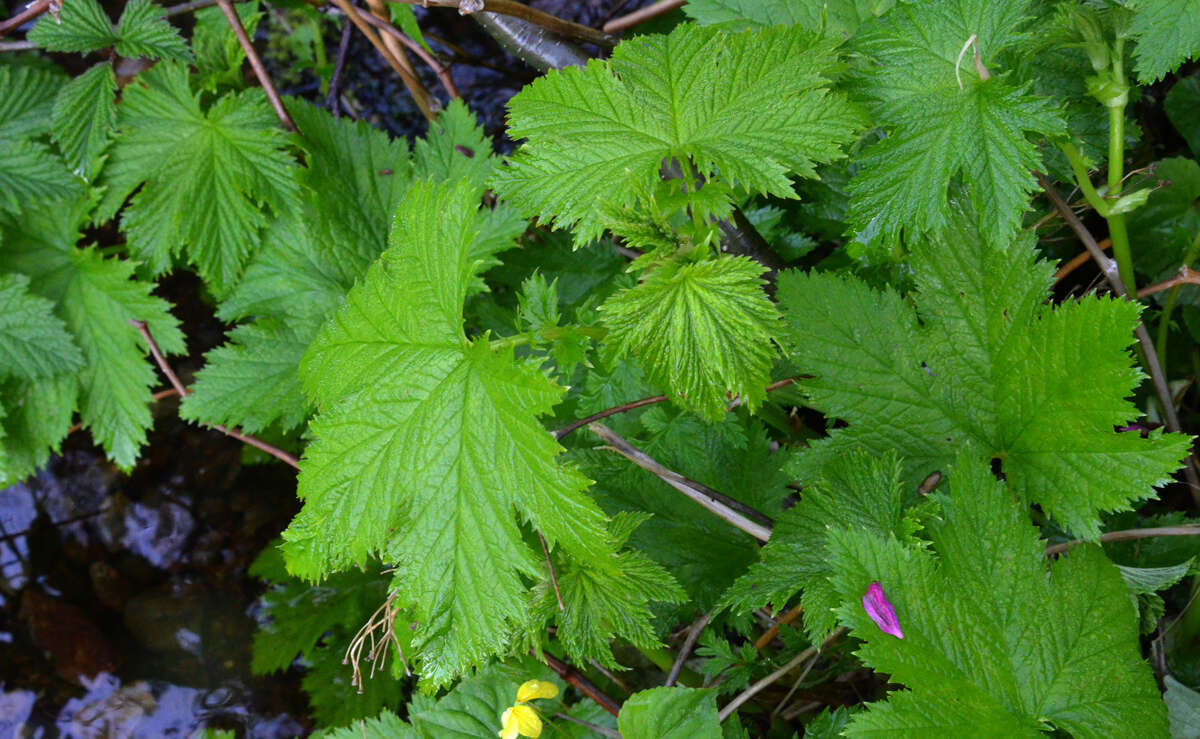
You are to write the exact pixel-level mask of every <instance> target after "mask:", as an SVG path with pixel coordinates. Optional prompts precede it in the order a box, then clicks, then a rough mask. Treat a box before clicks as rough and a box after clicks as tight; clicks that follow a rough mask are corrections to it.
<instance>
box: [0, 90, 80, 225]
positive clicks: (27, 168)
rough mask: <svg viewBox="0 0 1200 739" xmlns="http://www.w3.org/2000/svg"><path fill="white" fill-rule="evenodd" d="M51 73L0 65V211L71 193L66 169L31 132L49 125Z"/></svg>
mask: <svg viewBox="0 0 1200 739" xmlns="http://www.w3.org/2000/svg"><path fill="white" fill-rule="evenodd" d="M60 84H62V78H61V77H59V76H58V75H56V74H52V73H49V72H43V71H40V70H35V69H31V68H28V67H15V68H14V67H0V90H4V97H3V99H0V215H3V213H5V212H8V213H13V214H17V213H20V212H21V211H22V210H23V209H24V208H26V207H36V206H39V205H45V204H46V203H49V202H53V201H56V200H61V199H66V198H71V197H74V196H76V195H77V194H78V192H79V191H78V185H77V183H76V180H75V178H74V177H72V176H71V173H70V171H68V169H67V168H66V167H65V166H63V163H62V162H61V161H60V160H59V159H58V158H57V157H56V156H54V154H53V153H51V151H50V149H49V148H48V147H47V146H46V145H45V144H43V143H41V142H40V141H37V140H35V139H34V138H33V137H37V136H40V135H42V134H44V133H46V131H47V129H48V128H49V125H48V124H49V120H50V116H51V107H52V103H53V100H54V89H55V88H56V87H57V86H58V85H60Z"/></svg>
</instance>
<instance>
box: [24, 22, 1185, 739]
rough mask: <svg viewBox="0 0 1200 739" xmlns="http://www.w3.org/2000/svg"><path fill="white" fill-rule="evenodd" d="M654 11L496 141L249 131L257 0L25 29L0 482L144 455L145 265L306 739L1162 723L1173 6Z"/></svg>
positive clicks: (516, 114) (1171, 555) (1174, 455)
mask: <svg viewBox="0 0 1200 739" xmlns="http://www.w3.org/2000/svg"><path fill="white" fill-rule="evenodd" d="M339 7H341V4H339ZM346 7H350V6H348V5H347V6H346ZM463 10H464V11H466V10H470V8H466V7H464V8H463ZM294 12H295V13H297V14H298V15H299V16H300V17H301V18H303V19H305V20H304V21H303V23H305V24H308V25H304V26H302V27H305V28H308V27H309V26H311V27H312V28H315V29H317V31H316V32H315V34H316V37H317V40H316V41H313V33H311V32H310V33H309V36H307V37H306V38H308V39H309V41H308V44H309V45H308V46H305V44H304V43H303V42H302V41H299V40H296V39H292V40H290V41H284V42H282V43H281V42H280V39H274V40H273V41H272V43H273V44H277V45H279V44H281V45H282V48H283V51H282V52H280V51H278V50H277V53H283V54H292V55H294V56H295V57H296V58H299V59H301V60H305V59H306V60H307V63H308V64H309V65H310V66H311V67H312V69H313V70H314V71H315V72H317V73H318V74H321V75H328V74H330V70H329V64H328V63H327V60H326V59H325V56H324V51H323V49H322V51H321V52H320V53H319V54H317V53H313V52H312V51H311V50H312V48H313V47H312V46H311V44H312V43H316V44H317V46H318V47H319V46H320V41H319V29H320V27H321V24H322V23H324V22H326V21H327V19H326V18H325V16H324V15H322V14H321V13H320V12H319V11H318V9H315V8H313V7H309V6H305V5H303V4H301V5H299V6H298V7H297V8H296V9H295V10H294ZM684 12H685V13H686V17H684V16H679V17H677V18H675V17H668V18H667V19H664V20H662V21H660V22H659V23H658V25H657V27H656V28H655V31H656V32H655V33H645V34H642V35H631V36H630V37H628V38H627V39H626V40H623V41H622V42H621V43H619V44H618V45H616V47H615V48H614V49H612V51H611V54H605V55H604V58H596V59H593V60H592V61H590V62H589V63H587V64H586V66H567V67H564V68H561V69H555V70H551V71H549V72H547V73H546V74H544V75H543V76H541V77H539V78H537V79H536V80H535V81H534V82H532V83H531V84H529V85H527V86H526V87H525V88H524V89H522V90H521V91H520V92H519V93H518V94H517V95H516V96H515V97H514V98H513V99H512V100H511V102H510V104H509V114H508V129H507V134H508V135H509V136H511V137H512V138H513V139H514V140H518V141H519V142H520V145H519V146H518V147H517V148H516V150H515V151H514V153H512V154H511V155H510V156H507V157H505V156H500V155H497V154H496V153H495V152H494V150H493V142H492V140H491V139H490V138H489V137H488V136H486V135H485V134H484V132H483V131H482V129H481V128H480V127H479V125H478V124H477V122H476V120H475V118H474V116H473V114H472V113H471V111H470V110H469V109H468V107H467V106H466V105H464V104H463V103H462V102H461V101H459V100H454V101H451V102H449V103H448V104H446V105H445V106H444V108H442V106H441V105H440V104H439V105H437V106H435V108H442V109H440V111H438V110H435V111H434V112H435V113H436V120H435V121H434V122H432V123H431V124H430V128H429V131H428V133H427V134H426V135H425V136H424V137H422V138H420V139H418V140H417V141H415V142H414V143H413V144H412V145H411V147H410V146H409V144H408V143H407V142H405V141H404V140H395V139H390V138H389V137H388V136H387V135H385V134H384V133H382V132H380V131H378V130H375V129H372V128H371V127H370V126H369V125H368V124H367V123H365V122H361V121H360V122H355V121H352V120H350V119H348V118H345V117H341V118H339V117H336V116H335V115H333V114H331V113H330V112H328V111H327V110H325V109H323V108H321V107H317V106H315V105H313V104H312V103H310V102H306V101H304V100H301V99H298V98H287V97H285V98H284V100H283V101H282V102H283V107H284V108H285V109H286V112H284V111H283V110H282V109H273V107H272V104H271V103H270V102H269V100H268V97H267V96H266V95H265V94H264V92H263V91H262V90H261V89H260V88H259V87H257V86H256V85H254V84H252V82H251V80H252V78H250V77H248V76H246V75H243V74H242V71H241V69H242V65H243V62H244V61H245V58H246V54H245V51H244V49H243V46H242V45H240V44H239V42H238V40H237V37H236V35H235V34H234V31H233V30H232V28H231V26H230V23H229V20H228V18H229V17H236V18H238V19H239V20H238V25H243V24H244V25H245V26H247V27H249V28H251V29H253V27H254V24H256V23H257V21H258V19H259V18H260V17H261V12H260V9H259V8H258V5H257V2H251V3H245V4H241V5H239V6H238V9H237V11H236V16H232V14H233V10H232V9H231V10H229V15H223V14H222V13H221V11H220V10H219V9H217V8H208V9H204V10H200V11H198V12H197V13H195V23H194V27H193V28H192V30H191V31H190V32H189V34H188V36H189V38H187V39H185V38H184V35H181V33H180V32H179V30H178V28H177V27H176V26H174V25H172V24H171V23H170V22H169V21H168V20H167V19H166V18H165V17H164V13H163V9H162V8H160V7H158V6H156V5H154V4H152V3H151V2H150V0H131V1H130V2H129V3H128V4H126V5H125V6H124V8H123V9H122V10H121V12H120V14H119V15H118V16H117V17H116V18H115V19H114V18H111V17H109V15H108V13H106V11H105V9H104V8H103V7H101V5H100V4H99V3H98V2H97V0H64V2H63V3H62V7H61V9H60V10H57V11H56V12H54V13H51V14H46V15H44V16H43V17H41V18H40V19H39V20H38V21H37V22H36V24H35V25H34V26H33V27H32V29H31V30H30V31H29V32H28V40H29V41H31V42H32V44H33V45H34V47H35V51H34V52H33V53H30V54H20V55H18V54H6V55H4V56H0V388H2V395H0V485H8V484H13V483H15V482H18V481H20V480H22V479H24V478H26V477H27V476H29V475H30V474H32V473H34V472H35V471H36V470H37V469H38V468H39V467H40V466H42V465H44V464H45V463H46V461H47V459H48V458H49V455H50V454H51V453H52V452H54V451H55V450H57V449H58V448H59V446H60V444H61V443H62V441H63V439H64V438H65V437H66V435H67V434H68V433H70V432H71V430H72V426H73V424H76V423H78V424H79V425H80V426H81V427H82V428H83V429H84V430H86V431H87V432H88V433H90V434H91V437H92V438H93V439H94V441H95V443H96V444H97V445H98V446H100V447H101V448H102V449H103V450H104V453H105V454H106V455H107V456H108V458H109V459H110V460H111V461H112V463H113V464H114V465H116V466H117V467H119V468H121V469H122V470H129V469H131V468H132V467H134V466H135V465H136V464H137V461H138V457H139V451H140V449H141V448H142V447H143V446H144V444H145V442H146V432H147V428H148V427H149V426H150V424H151V413H150V406H151V404H152V403H153V402H155V398H154V397H153V395H152V394H153V391H154V389H155V388H156V387H158V386H160V385H161V384H162V382H163V375H161V374H160V370H161V371H164V372H165V371H167V370H168V369H169V367H170V364H171V362H172V361H173V358H181V357H183V356H184V355H186V342H185V338H186V337H185V336H184V334H183V332H182V331H181V328H180V323H179V321H178V320H177V319H176V317H175V316H174V315H173V314H172V306H171V305H170V304H169V303H168V302H167V301H166V300H165V299H163V298H162V297H160V296H159V295H158V294H156V292H155V288H156V283H157V282H158V281H159V280H160V279H161V278H163V276H164V275H167V274H170V273H172V272H182V271H187V272H191V273H194V274H195V275H196V276H197V277H198V278H199V282H200V283H201V284H202V286H203V288H202V295H201V299H202V300H204V301H205V302H206V304H208V305H209V306H211V309H212V311H213V312H214V313H215V315H216V316H217V317H218V318H219V319H220V320H221V321H224V322H225V323H226V325H227V326H228V334H227V338H226V341H225V343H224V344H223V345H222V346H219V347H217V348H215V349H213V350H212V351H210V352H208V353H207V354H206V355H205V356H204V358H203V361H202V367H201V369H199V371H198V372H196V373H195V376H194V380H193V381H192V382H191V383H190V386H189V387H186V388H185V387H182V386H179V387H177V388H176V390H178V393H179V394H180V395H182V396H183V397H182V399H181V402H180V405H179V412H180V414H181V415H182V417H183V418H185V419H187V420H189V421H193V422H195V423H198V424H204V425H208V426H212V427H216V428H218V429H220V430H223V431H226V432H230V433H236V434H238V435H239V438H244V439H247V440H249V441H251V442H253V443H255V444H256V445H257V446H259V447H260V448H263V449H266V450H268V451H270V452H272V453H273V454H275V456H276V457H278V458H279V459H281V460H283V461H285V462H289V463H292V464H294V465H296V466H298V470H299V473H298V478H297V494H298V496H299V498H300V499H301V500H302V502H303V506H302V508H301V510H300V512H299V514H298V515H297V516H296V517H295V519H294V520H293V521H292V522H291V524H290V526H288V528H287V529H286V530H285V531H284V532H283V534H282V541H281V542H280V544H279V546H278V547H277V548H276V547H273V548H271V549H270V550H268V551H267V552H264V554H263V555H262V557H261V558H260V560H259V562H258V564H257V565H256V566H255V570H254V574H255V575H257V576H259V577H261V578H263V579H264V580H266V581H268V582H269V583H271V589H270V590H269V591H268V593H267V595H266V596H265V597H264V606H265V610H266V612H267V613H268V614H269V615H270V618H269V620H268V622H267V623H265V624H264V629H263V631H262V632H261V633H260V635H259V638H258V640H257V642H256V655H255V669H256V670H259V671H263V672H267V671H273V670H280V669H287V668H288V667H289V666H290V665H292V664H293V662H294V661H295V659H296V658H297V656H301V657H302V658H303V662H302V664H303V666H304V667H305V669H306V670H307V673H306V675H307V676H306V678H305V688H306V690H307V691H308V692H309V693H310V695H311V699H312V705H313V708H314V713H315V715H316V717H317V719H318V720H319V721H320V723H321V724H322V725H324V726H326V727H328V734H327V735H328V736H331V737H357V736H362V735H364V734H365V735H371V736H384V737H447V736H472V737H474V736H478V737H483V736H495V734H496V732H497V731H500V732H501V735H502V736H504V737H515V736H517V735H525V736H537V735H538V734H539V733H541V732H542V731H544V730H545V731H549V729H545V728H544V727H545V726H546V725H549V726H552V727H553V730H554V732H556V734H557V733H559V732H561V733H562V734H563V735H568V736H578V737H585V736H616V735H618V732H619V735H621V736H624V737H626V738H627V739H642V738H647V739H649V738H653V737H675V736H679V737H684V736H686V737H690V738H692V739H696V738H698V737H705V738H708V737H713V738H716V737H746V736H772V737H774V736H779V737H786V736H792V735H793V732H799V731H803V732H804V735H805V736H809V735H811V736H814V737H826V736H828V737H832V736H838V735H845V736H920V737H924V736H976V735H978V736H1034V735H1039V734H1043V733H1048V732H1049V733H1057V734H1060V735H1071V736H1080V737H1114V736H1135V735H1142V736H1167V735H1169V734H1170V733H1171V732H1174V733H1175V735H1177V736H1192V735H1194V732H1195V731H1196V730H1198V727H1200V694H1197V693H1196V692H1194V691H1193V688H1200V649H1198V648H1197V647H1196V642H1195V640H1196V638H1197V637H1200V618H1198V617H1197V615H1196V613H1195V612H1194V611H1193V610H1191V609H1190V606H1191V605H1192V601H1193V599H1194V594H1195V592H1196V587H1197V585H1196V581H1195V580H1194V576H1193V570H1194V567H1193V563H1194V557H1195V556H1197V555H1198V554H1200V539H1196V538H1194V536H1180V534H1191V535H1195V534H1197V533H1200V528H1192V527H1191V525H1190V524H1189V523H1188V519H1187V518H1186V517H1185V515H1186V513H1187V512H1190V511H1191V509H1192V508H1193V507H1194V506H1195V503H1194V502H1193V501H1194V500H1200V489H1197V488H1196V485H1197V484H1198V483H1197V478H1196V474H1195V472H1194V470H1193V468H1192V467H1189V465H1193V464H1194V463H1193V462H1192V461H1190V455H1191V452H1192V437H1191V436H1189V435H1188V434H1187V433H1186V432H1187V431H1188V430H1189V429H1194V428H1195V423H1194V422H1195V412H1194V411H1195V405H1196V404H1195V397H1196V392H1195V389H1194V387H1193V385H1194V383H1195V381H1196V371H1197V367H1200V359H1198V357H1200V349H1197V343H1196V339H1197V337H1200V288H1198V287H1197V283H1198V282H1200V279H1198V278H1197V277H1196V274H1195V273H1194V272H1192V271H1191V270H1190V267H1191V266H1192V265H1193V263H1194V262H1195V261H1196V260H1197V259H1198V258H1200V209H1198V208H1197V199H1198V198H1200V165H1198V164H1197V161H1196V159H1197V157H1200V76H1197V74H1196V68H1195V63H1194V62H1192V61H1191V60H1192V59H1193V58H1194V57H1195V56H1196V55H1197V54H1200V3H1198V2H1196V0H1061V1H1059V2H1053V3H1035V2H1030V0H913V1H911V2H908V1H904V0H896V1H890V0H874V1H872V2H864V1H862V0H829V1H828V2H818V1H816V0H771V1H770V2H768V1H766V0H692V1H691V2H688V3H687V4H686V6H685V7H684ZM394 17H395V21H396V22H397V23H398V24H399V25H400V26H401V27H403V28H404V29H405V30H406V31H407V32H408V33H409V34H411V35H413V36H415V37H417V39H418V42H419V43H422V44H424V43H425V41H424V39H421V38H420V34H421V30H420V27H419V26H418V25H417V21H416V17H415V16H414V15H413V14H412V13H411V12H408V10H407V8H406V7H404V8H403V10H400V11H397V12H396V13H395V16H394ZM298 49H307V50H308V51H306V52H304V53H301V51H298ZM37 50H41V51H44V52H56V53H60V54H61V53H66V52H70V53H80V54H83V55H85V58H86V59H87V60H88V61H89V62H90V61H91V60H93V59H95V60H97V61H95V63H94V64H91V65H90V66H89V65H83V66H81V67H80V68H81V69H83V71H82V72H81V73H79V74H77V75H75V76H73V77H69V76H67V75H65V74H64V73H63V72H62V71H61V70H60V69H59V68H58V67H56V66H55V64H54V63H53V62H51V61H49V57H47V56H44V55H42V54H41V53H40V52H39V51H37ZM131 61H137V63H136V64H132V65H131V64H129V62H131ZM131 69H132V71H130V70H131ZM434 102H435V103H436V100H435V101H434ZM288 127H292V128H294V130H293V131H289V130H288ZM1151 127H1153V128H1152V129H1151ZM1151 132H1152V133H1153V135H1154V137H1153V138H1152V137H1151V136H1150V133H1151ZM1163 132H1166V133H1165V134H1164V133H1163ZM1127 167H1128V168H1129V169H1128V171H1127ZM1097 172H1098V173H1099V174H1098V175H1097V174H1095V173H1097ZM1093 178H1095V179H1096V180H1098V181H1099V182H1100V183H1101V184H1096V183H1095V182H1094V181H1093ZM1066 193H1071V195H1070V198H1069V200H1072V201H1073V200H1075V199H1076V198H1078V199H1079V201H1078V202H1067V201H1064V200H1063V197H1064V194H1066ZM1076 193H1078V195H1076ZM1081 219H1082V220H1081ZM1092 232H1096V233H1098V234H1100V235H1106V236H1107V239H1106V243H1104V244H1098V243H1096V240H1095V238H1094V237H1093V236H1092ZM1080 244H1084V245H1086V246H1087V247H1088V248H1089V249H1090V250H1091V253H1092V256H1093V258H1094V259H1095V261H1096V262H1097V264H1098V265H1099V267H1100V270H1099V274H1100V275H1101V277H1100V278H1097V281H1098V282H1101V280H1106V282H1103V283H1102V284H1101V287H1100V289H1092V288H1093V287H1094V286H1093V285H1088V284H1086V282H1079V281H1078V278H1077V275H1078V274H1079V273H1076V277H1074V278H1070V277H1067V273H1068V272H1069V271H1070V270H1068V269H1065V268H1064V269H1062V270H1059V267H1060V261H1065V260H1067V259H1069V258H1070V257H1072V256H1074V255H1075V254H1076V253H1077V252H1080V251H1081V250H1082V249H1081V247H1080V246H1079V245H1080ZM1110 246H1111V252H1112V255H1113V256H1112V258H1109V257H1108V256H1105V254H1104V250H1105V249H1108V248H1109V247H1110ZM1056 270H1059V271H1057V272H1056ZM1072 280H1075V281H1076V283H1077V284H1075V283H1072ZM1073 284H1074V287H1073V288H1072V287H1071V286H1072V285H1073ZM1139 288H1141V291H1140V292H1139ZM248 435H252V436H248ZM1176 478H1177V480H1176ZM1189 480H1190V481H1191V482H1190V483H1189ZM1173 481H1174V482H1173ZM1189 489H1190V490H1191V493H1192V495H1190V496H1189V493H1188V491H1189ZM1168 527H1169V528H1168ZM1150 529H1161V530H1157V531H1151V530H1150ZM1131 540H1132V542H1133V543H1130V541H1131ZM1122 542H1124V543H1122ZM764 628H766V629H767V631H766V633H764ZM343 654H348V655H349V659H348V661H349V662H350V665H349V666H347V665H344V664H343ZM1148 658H1152V659H1153V665H1154V667H1153V668H1152V663H1151V661H1149V659H1148ZM662 672H667V673H670V678H669V679H668V680H666V683H667V685H666V686H662V683H663V675H662V674H661V673H662ZM531 681H533V682H531ZM777 681H780V682H777ZM659 686H662V687H659ZM789 686H790V687H791V691H790V692H788V691H787V688H788V687H789ZM1164 689H1165V697H1164ZM785 693H786V695H785ZM618 695H619V696H622V697H620V698H615V699H614V698H611V697H609V696H618ZM339 727H341V728H339Z"/></svg>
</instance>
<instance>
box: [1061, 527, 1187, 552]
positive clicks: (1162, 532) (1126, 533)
mask: <svg viewBox="0 0 1200 739" xmlns="http://www.w3.org/2000/svg"><path fill="white" fill-rule="evenodd" d="M1155 536H1200V526H1159V527H1157V528H1150V529H1125V530H1123V531H1110V532H1108V533H1107V534H1101V535H1100V542H1101V543H1104V542H1110V541H1132V540H1134V539H1150V538H1152V537H1155ZM1083 543H1085V542H1084V541H1083V540H1082V539H1074V540H1072V541H1064V542H1062V543H1061V544H1051V545H1050V546H1048V547H1046V556H1047V557H1049V556H1051V555H1054V554H1061V553H1063V552H1065V551H1067V550H1068V549H1070V548H1071V547H1073V546H1075V545H1077V544H1083Z"/></svg>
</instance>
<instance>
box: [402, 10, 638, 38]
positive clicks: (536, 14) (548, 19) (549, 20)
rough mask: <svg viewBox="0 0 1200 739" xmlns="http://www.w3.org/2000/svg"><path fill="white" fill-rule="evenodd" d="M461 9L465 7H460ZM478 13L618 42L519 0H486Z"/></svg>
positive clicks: (567, 35) (576, 35) (577, 36)
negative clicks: (516, 19)
mask: <svg viewBox="0 0 1200 739" xmlns="http://www.w3.org/2000/svg"><path fill="white" fill-rule="evenodd" d="M389 1H390V2H394V3H400V4H401V5H421V6H423V7H429V6H431V5H433V6H438V7H442V8H460V7H461V6H460V3H459V0H389ZM460 12H461V10H460ZM474 12H476V13H479V12H482V13H499V14H500V15H510V16H512V17H513V18H520V19H521V20H523V21H529V22H530V23H533V24H534V25H538V26H541V27H542V28H545V29H546V30H547V31H550V32H551V33H554V34H558V35H559V36H564V37H566V38H573V39H578V40H579V41H584V42H586V43H589V44H595V45H596V46H603V47H605V48H607V49H611V48H612V47H614V46H616V45H617V41H618V39H616V38H614V37H613V36H610V35H608V34H607V33H604V32H603V31H597V30H596V29H594V28H591V27H590V26H584V25H580V24H578V23H575V22H573V21H569V20H566V19H565V18H559V17H558V16H557V15H551V14H550V13H546V12H544V11H541V10H538V9H537V8H531V7H529V6H528V5H525V4H524V3H519V2H516V0H484V2H483V7H482V8H480V9H479V10H477V11H474Z"/></svg>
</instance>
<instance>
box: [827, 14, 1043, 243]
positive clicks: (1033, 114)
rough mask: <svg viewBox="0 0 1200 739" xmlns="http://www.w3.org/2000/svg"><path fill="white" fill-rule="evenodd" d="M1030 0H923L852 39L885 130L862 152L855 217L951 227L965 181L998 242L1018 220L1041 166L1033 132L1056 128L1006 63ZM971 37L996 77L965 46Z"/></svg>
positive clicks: (914, 231)
mask: <svg viewBox="0 0 1200 739" xmlns="http://www.w3.org/2000/svg"><path fill="white" fill-rule="evenodd" d="M1028 6H1029V3H1028V0H953V2H942V1H941V0H923V1H922V2H917V3H906V4H901V5H898V6H896V7H895V8H893V9H892V10H891V11H890V12H889V13H887V14H886V15H884V16H883V17H882V18H880V19H879V20H878V21H876V22H874V23H872V24H871V25H870V27H864V28H863V29H862V30H861V31H860V34H859V36H858V37H856V39H855V42H854V46H855V48H856V49H858V50H859V51H860V52H861V53H863V54H865V55H866V56H867V57H868V58H870V59H871V60H872V61H873V64H872V65H871V67H870V70H871V71H870V73H869V74H868V78H867V82H866V86H865V89H864V91H865V93H866V94H867V95H868V96H869V97H871V98H873V99H874V101H875V104H874V112H875V114H876V119H877V121H878V123H879V125H880V126H881V127H882V128H883V129H884V130H885V131H886V133H887V136H886V137H885V138H883V140H882V141H880V142H879V143H877V144H875V145H873V146H871V147H870V148H869V149H867V150H866V152H865V153H864V154H863V156H862V157H861V158H860V159H859V166H860V171H859V173H858V174H857V175H856V176H855V177H854V178H853V179H852V180H851V182H850V186H849V191H850V195H851V201H850V220H851V222H852V223H853V224H854V225H856V226H858V227H859V228H861V229H867V228H868V227H870V228H871V229H872V230H878V231H879V232H880V233H882V234H883V235H884V236H885V237H886V238H888V239H889V240H894V239H896V238H898V236H899V234H900V232H901V231H902V230H906V231H909V232H910V234H911V235H913V236H917V235H919V234H921V233H923V232H927V231H936V230H938V229H940V228H942V227H944V226H945V225H946V215H945V214H946V213H947V212H948V203H947V190H948V188H949V187H950V185H951V184H952V183H953V182H956V181H958V180H961V181H962V183H963V184H964V185H965V186H966V189H967V192H968V193H969V194H970V198H971V202H972V203H973V204H974V206H975V209H976V211H977V212H979V213H980V214H981V218H982V221H983V232H984V233H986V234H989V238H992V239H993V241H994V243H997V244H1003V243H1004V242H1005V241H1007V239H1009V238H1010V237H1011V236H1012V234H1013V232H1014V231H1015V229H1016V227H1017V226H1018V225H1019V223H1020V218H1021V213H1022V212H1023V211H1024V210H1026V208H1027V207H1028V201H1029V194H1030V193H1031V192H1032V191H1033V190H1034V188H1035V186H1036V183H1035V181H1034V178H1033V175H1032V174H1031V173H1030V171H1031V170H1033V169H1037V168H1039V167H1041V158H1040V156H1039V155H1038V152H1037V148H1036V147H1035V145H1034V144H1033V143H1032V142H1031V141H1030V140H1029V138H1028V136H1029V135H1034V136H1039V135H1047V136H1051V135H1057V134H1059V133H1062V132H1063V131H1064V124H1063V122H1062V120H1061V118H1060V116H1059V115H1058V113H1057V112H1056V111H1055V110H1054V108H1053V107H1052V106H1051V104H1050V103H1049V102H1048V101H1046V100H1043V99H1041V98H1037V97H1034V96H1032V95H1030V94H1028V93H1027V92H1026V90H1025V89H1023V88H1020V87H1017V86H1015V85H1013V84H1012V83H1010V82H1009V81H1008V80H1007V79H1006V78H1005V77H1004V75H1003V72H1004V71H1005V70H1004V69H1002V68H1001V67H1000V66H999V64H1000V63H1001V61H1002V60H1003V57H1002V56H1001V54H1002V52H1004V51H1005V50H1006V49H1008V48H1009V47H1012V46H1014V45H1016V44H1018V43H1020V42H1021V41H1022V39H1023V36H1022V34H1021V29H1022V27H1023V25H1024V22H1025V14H1026V12H1027V10H1028ZM972 34H974V35H975V36H976V37H977V38H978V44H979V48H980V54H981V61H982V62H983V63H984V64H985V65H986V66H988V67H989V68H990V74H991V79H987V80H982V79H980V76H979V75H978V74H977V73H976V71H975V68H974V65H973V64H972V63H971V56H970V51H969V50H968V52H967V55H966V56H965V57H964V59H965V61H963V62H962V64H961V66H956V62H957V60H958V59H959V53H960V51H961V50H962V48H963V44H964V43H965V42H966V41H967V39H968V38H970V37H971V36H972Z"/></svg>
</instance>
